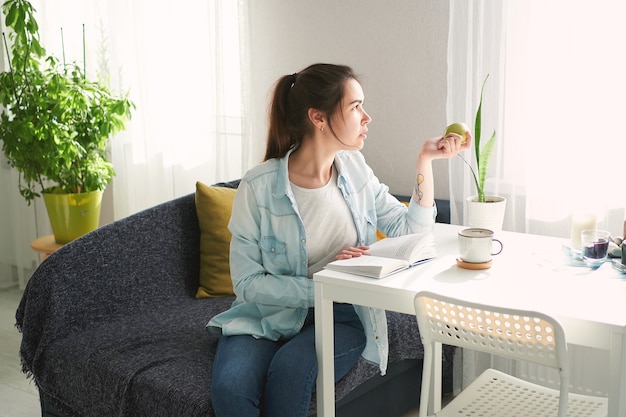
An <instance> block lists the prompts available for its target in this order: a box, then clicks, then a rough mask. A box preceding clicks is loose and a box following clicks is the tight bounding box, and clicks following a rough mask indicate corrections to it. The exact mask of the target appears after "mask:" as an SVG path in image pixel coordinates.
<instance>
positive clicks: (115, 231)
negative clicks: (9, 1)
mask: <svg viewBox="0 0 626 417" xmlns="http://www.w3.org/2000/svg"><path fill="white" fill-rule="evenodd" d="M199 233H200V232H199V227H198V220H197V217H196V211H195V203H194V196H193V195H188V196H185V197H182V198H179V199H176V200H172V201H170V202H168V203H164V204H161V205H159V206H156V207H153V208H151V209H148V210H145V211H143V212H141V213H138V214H135V215H133V216H130V217H128V218H125V219H122V220H120V221H117V222H115V223H112V224H110V225H108V226H105V227H102V228H100V229H98V230H96V231H95V232H92V233H90V234H88V235H86V236H83V237H81V238H79V239H77V240H76V241H74V242H72V243H70V244H68V245H66V246H64V247H63V248H62V249H60V250H59V251H57V252H56V253H54V254H53V255H52V256H50V257H49V258H48V259H46V260H45V261H44V262H42V264H41V265H40V267H39V268H38V269H37V270H36V271H35V273H34V274H33V276H32V277H31V279H30V281H29V282H28V285H27V287H26V289H25V292H24V296H23V298H22V300H21V303H20V305H19V308H18V310H17V312H16V320H17V322H16V325H17V327H18V329H19V330H20V331H21V333H22V337H23V339H22V345H21V349H20V355H21V359H22V366H23V370H24V372H25V373H27V374H28V375H29V376H30V377H32V378H33V379H34V381H35V382H36V384H37V386H38V388H39V389H40V390H41V391H42V392H43V393H44V394H45V395H46V396H47V397H48V398H51V399H52V400H53V401H54V403H55V404H56V405H57V406H58V408H59V409H60V410H61V411H62V412H63V413H64V414H65V415H66V416H67V417H90V416H93V417H102V416H107V417H108V416H120V417H122V416H127V417H131V416H132V417H142V416H145V417H161V416H162V417H176V416H180V417H183V416H184V417H194V416H213V415H214V414H213V411H212V408H211V365H212V362H213V355H214V352H215V348H216V344H217V340H216V339H215V338H214V337H212V336H210V335H209V334H208V333H207V332H206V331H205V329H204V328H205V324H206V323H207V322H208V320H209V319H210V318H211V317H212V316H213V315H215V314H217V313H218V312H221V311H223V310H225V309H227V308H228V307H229V306H230V304H231V302H232V300H233V299H232V297H225V298H215V299H203V300H198V299H195V297H194V296H195V292H196V289H197V285H198V268H199V267H198V265H199V253H198V248H199ZM388 316H389V317H388V319H389V336H390V341H391V343H390V362H394V361H399V360H402V359H407V358H421V357H423V351H422V346H421V345H420V343H419V333H418V330H417V323H416V320H415V317H414V316H407V315H403V314H398V313H388ZM377 374H378V369H377V368H376V367H375V366H372V365H370V364H368V363H366V362H364V361H360V362H359V363H358V364H357V366H356V367H355V368H354V369H353V370H352V371H351V372H350V373H349V374H348V375H346V377H344V378H343V379H342V380H341V381H340V382H339V383H338V384H337V387H336V398H337V400H340V399H341V398H343V397H344V396H345V395H347V394H348V393H349V392H350V391H351V390H352V389H354V387H356V386H357V385H359V384H361V383H362V382H364V381H366V380H368V379H369V378H371V377H373V376H376V375H377ZM314 412H315V401H313V402H312V404H311V413H314Z"/></svg>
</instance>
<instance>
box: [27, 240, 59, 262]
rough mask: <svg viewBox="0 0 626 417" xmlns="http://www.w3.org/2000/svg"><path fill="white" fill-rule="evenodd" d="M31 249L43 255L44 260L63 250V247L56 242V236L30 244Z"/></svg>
mask: <svg viewBox="0 0 626 417" xmlns="http://www.w3.org/2000/svg"><path fill="white" fill-rule="evenodd" d="M30 247H31V248H32V249H33V250H34V251H36V252H40V253H43V254H44V255H43V259H46V258H47V257H48V256H50V255H52V254H53V253H54V252H55V251H57V250H59V249H60V248H62V247H63V245H61V244H58V243H57V242H56V241H55V240H54V235H47V236H42V237H40V238H37V239H35V240H33V242H32V243H31V244H30Z"/></svg>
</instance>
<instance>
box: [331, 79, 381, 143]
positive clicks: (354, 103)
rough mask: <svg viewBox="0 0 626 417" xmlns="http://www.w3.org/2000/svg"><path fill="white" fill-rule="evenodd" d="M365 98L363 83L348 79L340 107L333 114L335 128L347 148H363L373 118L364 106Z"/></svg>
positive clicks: (336, 133)
mask: <svg viewBox="0 0 626 417" xmlns="http://www.w3.org/2000/svg"><path fill="white" fill-rule="evenodd" d="M364 100H365V97H364V94H363V88H362V87H361V84H359V82H358V81H357V80H355V79H350V80H348V81H346V86H345V92H344V95H343V99H342V100H341V104H340V109H339V111H338V112H336V113H335V115H334V116H333V130H334V131H335V135H336V136H337V138H338V139H339V141H340V142H341V143H342V144H343V145H344V146H345V147H346V149H350V150H360V149H362V148H363V144H364V141H365V139H366V138H367V124H368V123H369V122H371V121H372V118H371V117H370V116H369V114H367V113H366V112H365V109H364V108H363V101H364Z"/></svg>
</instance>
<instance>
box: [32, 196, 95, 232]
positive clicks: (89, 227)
mask: <svg viewBox="0 0 626 417" xmlns="http://www.w3.org/2000/svg"><path fill="white" fill-rule="evenodd" d="M102 194H103V192H102V191H91V192H88V193H81V194H57V193H43V199H44V202H45V203H46V209H47V210H48V218H49V219H50V225H51V226H52V232H53V233H54V240H55V241H56V242H57V243H59V244H61V245H64V244H66V243H69V242H71V241H72V240H74V239H76V238H78V237H81V236H82V235H84V234H87V233H89V232H91V231H93V230H96V229H97V228H98V224H99V223H100V208H101V206H102Z"/></svg>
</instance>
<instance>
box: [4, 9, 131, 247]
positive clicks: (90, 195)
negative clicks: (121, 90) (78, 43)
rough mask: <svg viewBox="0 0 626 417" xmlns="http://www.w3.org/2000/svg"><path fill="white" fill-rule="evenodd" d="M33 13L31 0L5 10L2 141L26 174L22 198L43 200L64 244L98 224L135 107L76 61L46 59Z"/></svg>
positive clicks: (21, 185) (21, 183)
mask: <svg viewBox="0 0 626 417" xmlns="http://www.w3.org/2000/svg"><path fill="white" fill-rule="evenodd" d="M34 12H35V9H34V8H33V6H32V5H31V4H30V3H29V2H28V1H26V0H7V1H5V2H4V4H3V5H2V13H3V15H4V16H5V22H6V27H7V29H9V32H8V36H7V35H6V34H4V33H3V46H4V48H3V49H4V51H3V52H5V53H6V55H7V57H8V61H7V62H8V69H7V70H5V71H3V72H2V73H0V105H1V106H2V113H1V114H0V140H1V141H2V151H3V153H4V155H5V156H6V158H7V160H8V162H9V165H11V166H12V167H14V168H15V169H17V171H18V173H19V182H18V186H19V191H20V194H21V195H22V196H23V197H24V198H25V199H26V201H27V203H28V204H30V203H31V202H32V201H33V200H34V199H35V198H37V197H39V196H42V195H43V197H44V200H45V203H46V208H47V209H48V215H49V217H50V222H51V225H52V229H53V232H54V235H55V239H56V241H57V243H61V244H63V243H67V242H69V241H71V240H73V239H74V238H76V237H78V236H80V235H82V234H85V233H87V232H89V231H91V230H93V229H95V228H97V227H98V221H99V217H100V202H101V199H102V193H103V191H104V189H105V188H106V186H107V184H108V183H109V182H110V181H111V179H112V177H113V175H114V174H115V172H114V169H113V165H112V164H111V162H110V161H109V160H108V159H107V155H106V145H107V143H108V140H109V139H110V138H111V136H112V135H114V134H115V133H117V132H119V131H121V130H123V129H125V127H126V122H127V121H128V120H129V119H130V117H131V112H132V110H133V109H134V104H133V103H132V102H131V101H130V100H129V98H128V96H127V94H123V95H122V94H120V95H118V94H114V93H112V92H111V91H110V89H109V88H108V87H107V85H106V84H105V83H104V82H103V81H100V80H98V81H90V80H88V79H87V77H86V74H85V71H84V68H83V69H81V68H80V67H79V66H78V65H76V63H71V64H66V63H65V62H60V61H59V60H58V59H57V58H56V57H54V56H52V55H47V54H46V50H45V48H44V47H43V46H42V45H41V44H40V37H39V32H38V24H37V21H36V20H35V17H34ZM58 203H62V204H67V205H66V206H63V207H59V206H58V205H57V204H58ZM57 214H58V215H61V216H62V218H61V219H55V217H54V216H55V215H57ZM68 215H69V216H72V217H74V218H75V219H76V220H77V221H78V222H77V223H76V225H75V229H74V230H69V231H68V230H63V228H64V226H70V227H72V225H71V223H70V222H72V221H73V220H74V219H73V218H72V219H71V218H70V217H68ZM90 215H91V216H90Z"/></svg>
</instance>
